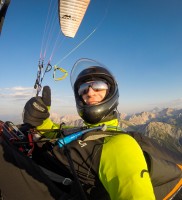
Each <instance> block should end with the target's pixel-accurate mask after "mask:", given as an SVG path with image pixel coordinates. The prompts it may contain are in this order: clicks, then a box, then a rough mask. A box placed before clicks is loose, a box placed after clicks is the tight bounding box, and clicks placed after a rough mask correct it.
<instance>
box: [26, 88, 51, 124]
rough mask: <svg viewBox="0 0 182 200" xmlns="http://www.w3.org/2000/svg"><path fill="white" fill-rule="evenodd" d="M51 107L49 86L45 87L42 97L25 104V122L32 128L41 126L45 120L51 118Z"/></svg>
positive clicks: (33, 98) (34, 98)
mask: <svg viewBox="0 0 182 200" xmlns="http://www.w3.org/2000/svg"><path fill="white" fill-rule="evenodd" d="M50 106H51V89H50V87H49V86H45V87H44V88H43V91H42V97H40V96H38V97H32V98H31V99H30V100H29V101H27V103H26V104H25V107H24V111H23V122H24V123H28V124H31V125H32V126H40V125H41V124H42V123H43V121H44V120H45V119H47V118H49V115H50V114H49V109H50Z"/></svg>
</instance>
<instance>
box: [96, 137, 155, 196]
mask: <svg viewBox="0 0 182 200" xmlns="http://www.w3.org/2000/svg"><path fill="white" fill-rule="evenodd" d="M99 178H100V180H101V182H102V184H103V185H104V187H105V189H106V190H107V192H108V193H109V195H110V198H111V200H126V199H127V200H146V199H147V200H155V195H154V192H153V187H152V183H151V180H150V176H149V173H148V168H147V163H146V161H145V158H144V155H143V152H142V150H141V148H140V146H139V145H138V143H137V142H136V141H135V140H134V139H133V138H132V137H131V136H129V135H127V134H121V135H117V136H113V137H107V138H105V141H104V145H103V150H102V154H101V159H100V165H99Z"/></svg>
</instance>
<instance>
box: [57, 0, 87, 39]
mask: <svg viewBox="0 0 182 200" xmlns="http://www.w3.org/2000/svg"><path fill="white" fill-rule="evenodd" d="M89 3H90V0H60V1H59V22H60V26H61V30H62V32H63V34H64V35H65V36H67V37H71V38H74V37H75V35H76V33H77V31H78V28H79V26H80V24H81V22H82V20H83V17H84V15H85V12H86V10H87V8H88V5H89Z"/></svg>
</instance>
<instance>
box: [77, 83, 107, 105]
mask: <svg viewBox="0 0 182 200" xmlns="http://www.w3.org/2000/svg"><path fill="white" fill-rule="evenodd" d="M107 90H108V85H107V83H106V82H104V81H89V82H86V83H83V84H82V85H81V86H80V88H79V90H78V93H79V95H81V96H82V99H83V100H84V102H85V103H86V104H88V105H93V104H97V103H99V102H101V101H102V100H103V99H104V97H105V96H106V94H107Z"/></svg>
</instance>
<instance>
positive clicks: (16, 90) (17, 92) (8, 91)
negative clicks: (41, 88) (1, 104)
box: [0, 86, 33, 100]
mask: <svg viewBox="0 0 182 200" xmlns="http://www.w3.org/2000/svg"><path fill="white" fill-rule="evenodd" d="M32 95H33V88H32V87H21V86H17V87H12V88H0V97H1V98H4V99H6V98H7V99H8V100H12V99H13V100H21V99H28V98H30V97H31V96H32Z"/></svg>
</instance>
